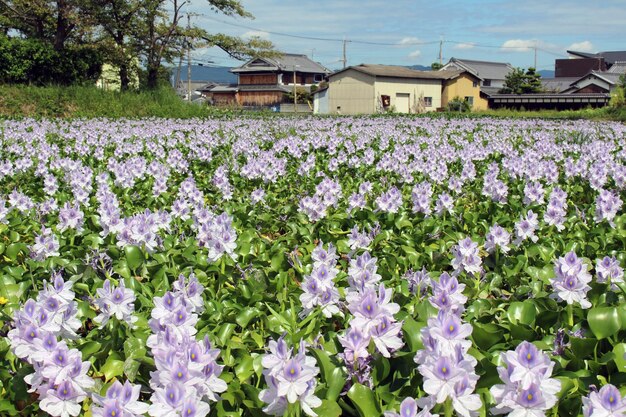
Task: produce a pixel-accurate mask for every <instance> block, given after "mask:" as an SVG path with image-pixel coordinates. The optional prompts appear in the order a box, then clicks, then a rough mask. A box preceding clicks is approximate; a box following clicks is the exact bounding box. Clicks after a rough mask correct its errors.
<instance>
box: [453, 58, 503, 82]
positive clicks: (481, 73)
mask: <svg viewBox="0 0 626 417" xmlns="http://www.w3.org/2000/svg"><path fill="white" fill-rule="evenodd" d="M448 66H451V67H456V68H460V69H464V70H466V71H468V72H470V73H472V74H474V75H476V76H477V77H479V78H480V79H483V80H485V79H486V80H504V79H505V77H506V76H507V74H508V73H509V72H511V71H513V67H512V66H511V64H509V63H508V62H492V61H477V60H474V59H459V58H450V61H449V62H448V63H447V64H446V65H444V67H443V68H444V69H448V68H446V67H448Z"/></svg>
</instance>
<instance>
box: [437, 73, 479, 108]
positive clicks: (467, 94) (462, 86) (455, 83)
mask: <svg viewBox="0 0 626 417" xmlns="http://www.w3.org/2000/svg"><path fill="white" fill-rule="evenodd" d="M438 72H440V73H441V74H442V75H443V76H444V77H445V78H442V80H443V84H442V88H443V90H442V92H441V107H446V106H447V105H448V103H449V102H450V101H451V100H454V99H455V98H461V99H463V100H465V101H466V102H468V103H469V105H470V107H471V108H472V109H473V110H486V109H487V106H488V101H487V98H486V97H485V95H484V94H481V91H480V83H481V81H482V79H481V78H480V77H478V76H476V75H474V74H473V73H471V72H469V71H466V70H460V69H448V70H439V71H438Z"/></svg>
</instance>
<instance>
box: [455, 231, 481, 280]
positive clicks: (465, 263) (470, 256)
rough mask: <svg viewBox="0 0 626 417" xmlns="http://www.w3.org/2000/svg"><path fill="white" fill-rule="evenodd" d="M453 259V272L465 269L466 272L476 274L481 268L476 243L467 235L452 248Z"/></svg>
mask: <svg viewBox="0 0 626 417" xmlns="http://www.w3.org/2000/svg"><path fill="white" fill-rule="evenodd" d="M452 254H453V255H454V259H453V260H452V267H453V268H454V272H455V274H459V273H461V272H462V271H465V272H466V273H468V274H477V273H479V272H480V271H481V270H482V267H481V265H482V260H481V258H480V255H479V250H478V243H476V242H474V241H473V240H472V239H471V238H469V237H467V238H465V239H463V240H461V241H460V242H459V243H458V244H457V245H455V246H454V247H453V248H452Z"/></svg>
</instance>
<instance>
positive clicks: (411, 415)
mask: <svg viewBox="0 0 626 417" xmlns="http://www.w3.org/2000/svg"><path fill="white" fill-rule="evenodd" d="M417 405H418V404H417V401H415V400H414V399H413V398H411V397H407V398H405V399H404V400H403V401H402V403H400V413H396V412H395V411H385V414H384V416H385V417H439V414H431V413H430V409H429V408H424V409H423V410H422V411H419V412H418V408H417Z"/></svg>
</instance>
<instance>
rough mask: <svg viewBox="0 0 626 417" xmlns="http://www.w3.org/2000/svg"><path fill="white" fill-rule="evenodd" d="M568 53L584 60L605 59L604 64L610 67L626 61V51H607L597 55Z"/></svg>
mask: <svg viewBox="0 0 626 417" xmlns="http://www.w3.org/2000/svg"><path fill="white" fill-rule="evenodd" d="M567 53H568V54H571V55H576V56H580V57H583V58H604V62H606V63H607V64H609V65H613V64H615V63H616V62H618V61H626V51H605V52H597V53H595V54H594V53H590V52H578V51H567Z"/></svg>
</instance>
